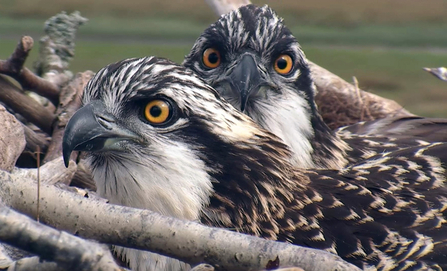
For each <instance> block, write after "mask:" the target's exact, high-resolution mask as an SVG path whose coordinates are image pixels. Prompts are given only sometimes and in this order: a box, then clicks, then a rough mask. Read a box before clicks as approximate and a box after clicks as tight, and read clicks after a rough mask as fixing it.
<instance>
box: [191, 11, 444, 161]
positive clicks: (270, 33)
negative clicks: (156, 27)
mask: <svg viewBox="0 0 447 271" xmlns="http://www.w3.org/2000/svg"><path fill="white" fill-rule="evenodd" d="M207 48H214V49H216V50H217V51H218V52H219V53H220V58H221V62H220V65H218V66H217V67H216V68H209V67H206V66H205V64H204V62H203V60H202V56H203V52H204V51H205V50H206V49H207ZM283 54H287V55H289V56H290V57H291V58H292V61H293V67H292V69H291V71H290V72H289V73H287V74H284V75H283V74H280V73H278V72H277V71H275V69H274V63H275V60H276V59H277V58H278V57H279V56H280V55H283ZM247 58H248V59H252V61H253V63H254V64H255V65H252V66H250V65H247V63H245V64H243V62H244V60H243V59H247ZM183 65H185V66H186V67H188V68H190V69H192V70H194V71H195V72H196V73H197V74H199V75H200V77H202V78H203V79H204V80H205V81H206V82H207V83H208V84H210V85H211V86H213V87H214V88H215V89H216V90H217V91H218V92H219V93H220V94H221V95H222V96H223V97H224V98H225V99H227V100H228V101H229V102H230V103H231V104H232V105H233V106H235V107H236V108H238V109H241V108H243V109H244V110H243V111H244V113H245V114H247V115H248V116H250V117H251V118H252V119H253V120H254V121H255V122H256V123H258V124H259V125H261V126H262V127H263V128H265V129H267V130H269V131H270V132H272V133H274V134H275V135H277V136H278V137H280V138H281V139H282V140H283V141H284V142H285V143H286V144H287V145H288V146H289V147H290V149H291V151H292V153H293V155H292V157H291V162H292V164H294V165H296V166H299V167H303V168H315V167H321V168H342V167H345V166H347V165H350V164H353V163H356V162H359V161H362V160H364V159H367V158H369V157H371V156H374V155H377V154H380V153H383V152H389V151H394V150H398V149H400V148H405V147H409V146H423V145H424V144H425V143H424V142H422V141H425V142H436V141H438V140H442V141H447V129H445V128H444V127H443V129H444V130H445V133H443V136H441V137H439V136H438V137H436V138H435V137H433V136H432V135H430V134H427V135H426V136H425V137H424V138H420V137H419V136H413V137H411V136H409V135H411V134H412V133H417V132H415V131H412V130H411V131H410V129H406V130H405V131H401V132H400V133H394V132H390V133H389V132H387V131H388V130H391V129H393V127H390V126H386V125H383V123H384V122H382V126H381V127H380V128H378V129H376V131H380V132H378V133H377V132H376V133H361V132H360V131H359V130H357V131H355V130H354V128H350V129H342V130H340V131H335V132H334V131H331V130H330V129H329V127H328V126H327V125H326V124H325V123H324V122H323V119H322V117H321V116H320V114H319V113H318V111H317V105H316V103H315V100H314V96H315V91H316V90H315V86H314V83H313V80H312V75H311V71H310V69H309V66H308V63H307V59H306V57H305V55H304V52H303V51H302V50H301V48H300V45H299V43H298V41H297V40H296V38H295V37H294V36H293V34H292V33H291V32H290V30H289V29H288V28H287V27H286V26H285V24H284V23H283V20H282V19H281V18H280V17H279V16H278V15H277V14H276V13H275V12H274V11H273V10H272V9H270V8H269V7H268V6H264V7H257V6H254V5H247V6H243V7H241V8H239V9H238V10H235V11H232V12H230V13H228V14H226V15H223V16H221V17H220V18H219V20H218V21H217V22H215V23H213V24H212V25H211V26H210V27H208V28H207V29H206V30H205V31H204V32H203V33H202V34H201V36H200V37H199V38H198V39H197V41H196V43H195V44H194V46H193V47H192V49H191V52H190V53H189V54H188V55H187V56H186V57H185V60H184V62H183ZM241 65H245V66H243V68H242V69H241V68H240V69H238V67H242V66H241ZM247 70H249V71H247ZM235 71H236V72H238V73H241V72H242V73H244V72H246V71H247V72H246V75H244V76H245V77H244V76H241V75H237V74H235ZM234 78H237V79H238V80H236V82H235V80H234ZM240 80H242V81H243V82H244V87H243V89H237V87H238V86H239V85H241V82H239V81H240ZM244 92H245V93H247V92H248V93H249V94H248V98H247V101H246V104H245V103H244V102H242V100H243V98H241V97H242V95H243V94H242V93H244ZM347 106H349V105H347ZM391 121H392V120H389V122H391ZM429 122H430V120H428V122H427V123H429ZM366 125H367V126H369V129H370V130H372V129H374V127H373V126H374V125H376V123H375V122H370V123H366ZM401 126H403V125H401ZM408 126H409V125H408ZM430 129H437V128H436V125H434V124H431V128H430ZM394 131H396V130H394ZM438 135H441V134H438ZM421 140H422V141H421Z"/></svg>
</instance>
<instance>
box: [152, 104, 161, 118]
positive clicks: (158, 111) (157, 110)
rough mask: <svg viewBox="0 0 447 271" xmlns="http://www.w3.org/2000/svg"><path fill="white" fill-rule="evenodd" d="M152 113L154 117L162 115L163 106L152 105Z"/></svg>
mask: <svg viewBox="0 0 447 271" xmlns="http://www.w3.org/2000/svg"><path fill="white" fill-rule="evenodd" d="M150 113H151V115H152V116H153V117H159V116H160V115H161V108H160V107H159V106H157V105H154V106H152V107H151V109H150Z"/></svg>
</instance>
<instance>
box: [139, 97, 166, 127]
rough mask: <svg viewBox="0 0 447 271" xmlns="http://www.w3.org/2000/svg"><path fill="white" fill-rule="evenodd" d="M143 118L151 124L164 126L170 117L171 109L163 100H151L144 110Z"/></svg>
mask: <svg viewBox="0 0 447 271" xmlns="http://www.w3.org/2000/svg"><path fill="white" fill-rule="evenodd" d="M144 117H145V118H146V120H147V121H149V122H150V123H151V124H155V125H157V124H158V125H160V124H164V123H166V122H168V121H169V120H170V119H171V117H172V107H171V105H170V104H169V103H168V102H167V101H165V100H161V99H159V100H152V101H150V102H148V103H147V104H146V107H145V108H144Z"/></svg>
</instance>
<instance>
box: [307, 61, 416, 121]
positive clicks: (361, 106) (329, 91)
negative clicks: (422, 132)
mask: <svg viewBox="0 0 447 271" xmlns="http://www.w3.org/2000/svg"><path fill="white" fill-rule="evenodd" d="M309 66H310V68H311V71H312V77H313V79H314V82H315V85H316V86H317V91H318V92H317V96H316V97H315V100H316V102H317V104H318V109H319V111H320V113H321V115H322V116H323V119H324V121H325V122H326V124H328V125H329V127H331V128H334V129H335V128H338V127H340V126H345V125H350V124H354V123H357V122H359V121H362V120H375V119H380V118H384V117H389V116H396V117H398V116H400V117H404V116H412V115H413V114H411V113H410V112H408V111H407V110H405V109H404V108H403V107H402V106H401V105H400V104H398V103H397V102H395V101H393V100H389V99H386V98H383V97H380V96H377V95H375V94H372V93H369V92H366V91H363V90H361V89H359V88H357V89H356V87H355V86H354V85H352V84H350V83H348V82H346V81H345V80H343V79H341V78H340V77H338V76H337V75H335V74H333V73H331V72H330V71H328V70H326V69H324V68H322V67H320V66H318V65H317V64H315V63H312V62H310V61H309ZM357 93H358V95H357ZM353 97H360V99H358V98H353ZM362 112H363V113H367V114H364V116H362Z"/></svg>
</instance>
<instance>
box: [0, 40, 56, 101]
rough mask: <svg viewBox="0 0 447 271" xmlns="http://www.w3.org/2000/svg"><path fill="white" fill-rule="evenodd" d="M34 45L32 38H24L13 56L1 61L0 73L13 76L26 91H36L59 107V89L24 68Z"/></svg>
mask: <svg viewBox="0 0 447 271" xmlns="http://www.w3.org/2000/svg"><path fill="white" fill-rule="evenodd" d="M33 43H34V41H33V39H32V38H31V37H29V36H23V37H22V38H21V40H20V41H19V43H18V44H17V47H16V49H15V51H14V52H13V53H12V55H11V56H10V57H9V58H8V59H7V60H0V73H1V74H5V75H8V76H11V77H12V78H14V79H15V80H17V82H19V83H20V85H21V86H22V87H23V88H24V89H27V90H31V91H34V92H36V93H37V94H39V95H41V96H43V97H46V98H48V99H49V100H50V101H51V102H52V103H53V104H55V105H57V103H58V100H59V87H58V86H56V85H55V84H53V83H51V82H50V81H48V80H45V79H43V78H41V77H39V76H37V75H35V74H34V73H33V72H32V71H30V70H29V69H28V68H26V67H23V64H24V63H25V60H26V58H27V57H28V53H29V51H31V49H32V48H33Z"/></svg>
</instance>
